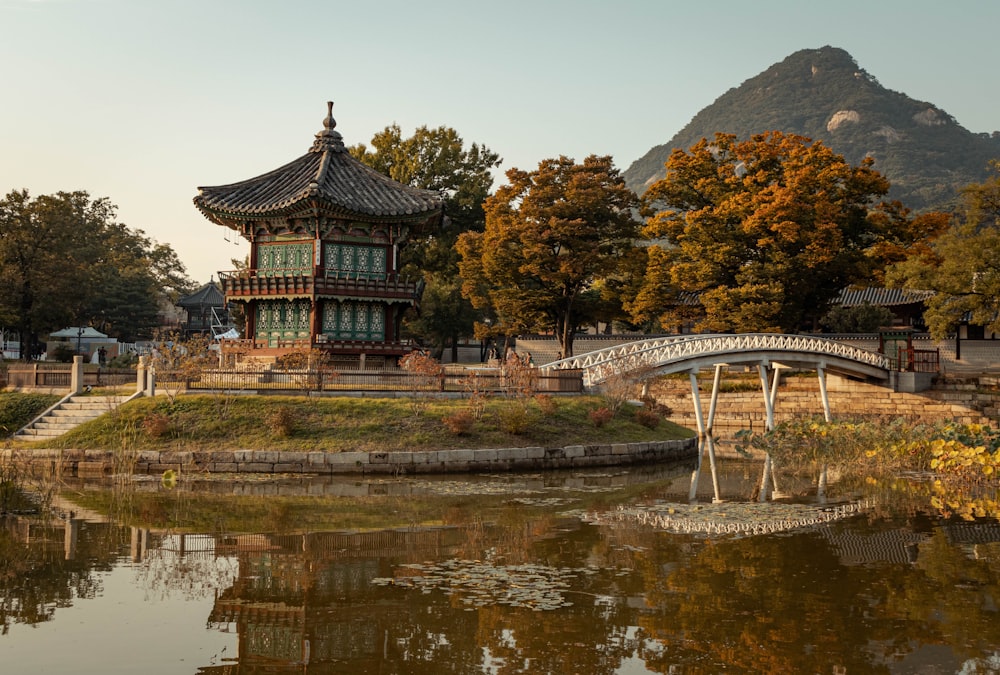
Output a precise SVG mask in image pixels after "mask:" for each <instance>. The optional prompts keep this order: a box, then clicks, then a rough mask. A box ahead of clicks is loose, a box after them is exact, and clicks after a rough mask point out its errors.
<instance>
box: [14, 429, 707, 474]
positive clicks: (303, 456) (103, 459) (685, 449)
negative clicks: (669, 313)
mask: <svg viewBox="0 0 1000 675" xmlns="http://www.w3.org/2000/svg"><path fill="white" fill-rule="evenodd" d="M697 455H698V442H697V439H694V438H689V439H684V440H674V441H655V442H650V443H614V444H610V445H569V446H566V447H561V448H541V447H530V448H500V449H480V450H418V451H413V452H371V453H368V452H338V453H328V452H278V451H269V450H235V451H219V452H177V451H150V450H147V451H143V452H140V453H139V455H138V457H137V459H136V462H135V467H134V469H133V470H132V473H149V474H159V473H163V472H164V471H166V470H168V469H173V470H175V471H181V472H184V473H190V472H197V473H204V472H208V473H308V474H320V475H322V474H362V475H366V474H390V475H397V476H398V475H405V474H415V473H455V472H475V473H493V472H501V471H540V470H544V469H573V468H582V467H601V466H624V465H631V464H645V463H653V462H664V461H671V460H679V459H689V458H693V457H697ZM12 457H13V459H15V460H16V461H17V462H19V463H22V464H25V465H27V466H29V467H30V468H31V469H32V470H33V471H35V472H39V473H48V474H53V473H62V474H64V475H79V476H102V475H104V476H110V475H111V474H112V472H113V471H114V466H115V464H114V459H113V453H112V452H111V451H110V450H32V451H25V450H19V451H13V450H4V451H2V452H0V461H5V462H6V461H10V460H11V458H12Z"/></svg>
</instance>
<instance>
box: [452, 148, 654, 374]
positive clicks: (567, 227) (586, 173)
mask: <svg viewBox="0 0 1000 675" xmlns="http://www.w3.org/2000/svg"><path fill="white" fill-rule="evenodd" d="M507 180H508V181H509V184H508V185H504V186H501V187H500V188H499V189H498V190H497V192H496V194H494V195H493V196H491V197H490V198H489V199H487V200H486V204H485V209H486V229H485V231H484V232H482V233H478V232H467V233H465V234H463V235H462V236H461V237H459V240H458V244H457V246H458V251H459V253H460V254H461V256H462V259H461V261H460V262H459V270H460V272H461V276H462V280H463V287H462V290H463V293H464V294H465V296H466V297H467V298H469V299H470V300H471V301H472V303H473V305H475V306H476V307H492V309H493V311H494V312H495V313H496V317H497V319H498V325H499V328H500V330H502V331H503V332H505V333H506V334H516V333H520V332H528V331H536V330H552V331H554V332H555V334H556V336H557V338H558V340H559V346H560V350H561V353H562V355H563V356H564V357H566V356H571V355H572V354H573V334H574V332H575V331H576V329H577V328H578V327H579V326H580V325H582V321H584V320H585V316H584V315H583V314H581V311H580V310H581V309H582V307H581V297H582V296H583V295H584V294H585V293H586V292H587V291H588V290H590V289H591V288H592V287H593V285H594V284H595V282H597V281H598V280H600V279H603V278H606V277H608V276H610V275H611V274H612V273H613V272H614V271H615V268H616V266H617V265H618V262H619V260H620V259H621V257H622V256H623V255H626V254H627V253H628V252H629V251H630V250H631V249H632V247H633V240H634V238H635V236H636V234H637V221H636V220H635V218H634V216H633V211H634V209H635V208H636V207H637V206H638V199H637V197H636V196H635V194H634V193H633V192H632V191H631V190H629V189H628V188H627V187H625V182H624V180H623V179H622V177H621V175H620V173H619V171H618V169H616V168H615V166H614V164H613V162H612V160H611V157H607V156H605V157H598V156H595V155H591V156H589V157H587V158H586V159H585V160H584V161H583V163H582V164H576V163H575V162H574V161H573V160H572V159H570V158H567V157H560V158H558V159H546V160H543V161H542V162H541V163H540V164H539V165H538V169H537V170H535V171H532V172H527V171H522V170H520V169H511V170H509V171H508V172H507Z"/></svg>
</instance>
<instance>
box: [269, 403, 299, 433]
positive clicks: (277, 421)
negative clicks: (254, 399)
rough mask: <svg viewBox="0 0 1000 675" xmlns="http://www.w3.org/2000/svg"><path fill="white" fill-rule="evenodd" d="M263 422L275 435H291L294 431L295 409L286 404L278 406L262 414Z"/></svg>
mask: <svg viewBox="0 0 1000 675" xmlns="http://www.w3.org/2000/svg"><path fill="white" fill-rule="evenodd" d="M264 424H266V425H267V428H268V429H270V430H271V433H273V434H274V435H275V436H281V437H283V438H284V437H288V436H291V435H292V432H293V431H295V410H294V409H293V408H292V407H291V406H287V405H282V406H278V407H277V408H275V409H274V410H271V411H270V412H269V413H267V415H265V416H264Z"/></svg>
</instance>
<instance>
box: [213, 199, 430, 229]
mask: <svg viewBox="0 0 1000 675" xmlns="http://www.w3.org/2000/svg"><path fill="white" fill-rule="evenodd" d="M194 204H195V206H196V207H197V208H198V210H199V211H200V212H201V214H202V215H203V216H205V218H207V219H208V220H209V221H211V222H212V223H214V224H216V225H221V226H222V227H228V228H230V229H233V230H237V231H242V229H243V225H245V224H246V223H251V222H257V223H265V222H268V221H272V220H288V219H296V218H317V217H325V218H337V219H342V220H350V221H358V222H365V223H424V222H428V221H432V220H434V219H435V218H440V217H441V216H442V215H443V212H442V210H441V209H440V208H438V209H432V210H429V211H422V212H419V213H412V214H405V215H372V214H369V213H362V212H359V211H352V210H350V209H345V208H341V207H337V206H336V205H333V204H328V203H320V204H308V203H307V204H302V203H298V204H291V205H289V206H287V207H285V208H282V209H277V210H274V211H266V212H262V213H245V212H240V211H228V210H222V209H219V210H216V209H212V208H208V207H206V206H205V205H203V204H201V203H199V202H198V198H197V197H195V200H194Z"/></svg>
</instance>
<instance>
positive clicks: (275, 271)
mask: <svg viewBox="0 0 1000 675" xmlns="http://www.w3.org/2000/svg"><path fill="white" fill-rule="evenodd" d="M312 255H313V245H312V244H311V243H307V244H303V243H295V244H261V245H260V246H259V247H258V248H257V273H258V274H260V275H262V276H282V275H286V274H310V273H311V272H312Z"/></svg>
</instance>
